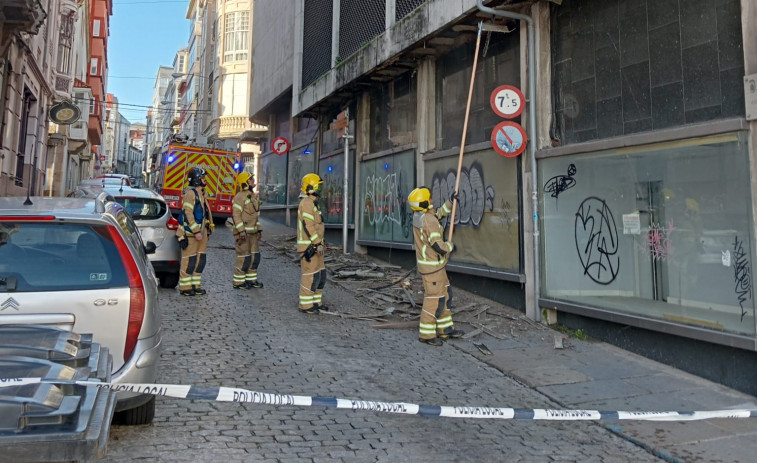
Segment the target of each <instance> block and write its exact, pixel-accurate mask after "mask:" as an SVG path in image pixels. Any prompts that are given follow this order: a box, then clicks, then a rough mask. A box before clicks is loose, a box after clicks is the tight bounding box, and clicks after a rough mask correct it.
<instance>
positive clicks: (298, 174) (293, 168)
mask: <svg viewBox="0 0 757 463" xmlns="http://www.w3.org/2000/svg"><path fill="white" fill-rule="evenodd" d="M311 172H315V146H310V147H308V145H305V146H303V147H301V148H298V149H293V150H290V151H289V193H288V201H289V204H290V205H292V206H297V205H298V204H299V203H300V193H301V192H302V191H301V188H302V177H304V176H305V175H306V174H309V173H311Z"/></svg>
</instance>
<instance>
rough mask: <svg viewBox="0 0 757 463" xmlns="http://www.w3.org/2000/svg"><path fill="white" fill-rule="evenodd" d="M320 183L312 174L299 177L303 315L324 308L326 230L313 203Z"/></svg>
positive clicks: (298, 230) (298, 211)
mask: <svg viewBox="0 0 757 463" xmlns="http://www.w3.org/2000/svg"><path fill="white" fill-rule="evenodd" d="M322 185H323V180H321V177H319V176H318V175H316V174H312V173H311V174H307V175H305V176H304V177H302V188H301V190H302V192H301V193H300V207H299V208H298V209H297V252H298V253H299V254H300V269H301V272H302V278H301V280H300V311H302V312H303V313H306V314H317V313H319V312H320V311H321V310H328V307H326V306H324V305H323V286H324V285H325V284H326V267H325V266H324V264H323V254H324V252H325V250H326V246H325V243H324V241H323V238H324V233H325V231H326V229H325V227H324V225H323V218H322V217H321V211H320V210H318V204H317V203H318V198H319V196H320V194H321V186H322Z"/></svg>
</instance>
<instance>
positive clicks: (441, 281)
mask: <svg viewBox="0 0 757 463" xmlns="http://www.w3.org/2000/svg"><path fill="white" fill-rule="evenodd" d="M421 278H422V279H423V293H424V294H423V307H422V309H421V320H420V323H419V326H418V331H419V338H420V339H432V338H435V337H437V336H438V335H442V334H445V333H449V332H451V331H452V330H454V329H455V326H454V324H453V323H452V312H451V311H450V310H449V303H450V300H451V298H452V290H451V289H450V286H449V279H448V278H447V271H446V270H444V269H442V270H440V271H438V272H434V273H430V274H427V275H421Z"/></svg>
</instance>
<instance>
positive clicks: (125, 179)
mask: <svg viewBox="0 0 757 463" xmlns="http://www.w3.org/2000/svg"><path fill="white" fill-rule="evenodd" d="M101 178H115V179H118V180H119V182H120V183H123V184H124V185H126V186H133V185H132V184H133V181H132V179H131V177H129V176H128V175H126V174H100V175H98V176H97V177H95V179H101Z"/></svg>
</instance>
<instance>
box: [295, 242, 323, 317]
mask: <svg viewBox="0 0 757 463" xmlns="http://www.w3.org/2000/svg"><path fill="white" fill-rule="evenodd" d="M300 256H302V253H300ZM300 270H301V272H302V278H301V279H300V310H308V309H310V308H312V307H314V306H315V307H320V306H322V300H323V287H324V286H325V285H326V266H325V265H324V263H323V254H319V253H316V254H315V255H314V256H313V257H311V258H310V262H308V261H307V260H305V259H304V258H303V259H302V260H300Z"/></svg>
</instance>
